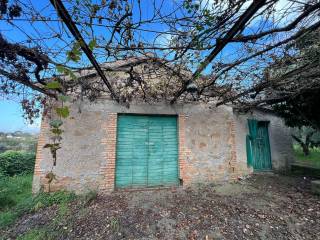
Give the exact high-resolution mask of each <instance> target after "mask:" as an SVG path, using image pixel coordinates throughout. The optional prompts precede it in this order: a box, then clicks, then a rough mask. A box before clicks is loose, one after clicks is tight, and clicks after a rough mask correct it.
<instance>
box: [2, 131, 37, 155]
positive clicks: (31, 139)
mask: <svg viewBox="0 0 320 240" xmlns="http://www.w3.org/2000/svg"><path fill="white" fill-rule="evenodd" d="M36 146H37V136H36V135H31V134H28V133H22V132H14V133H1V132H0V153H3V152H5V151H8V150H13V151H27V152H35V151H36Z"/></svg>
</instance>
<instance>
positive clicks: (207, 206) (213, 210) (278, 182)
mask: <svg viewBox="0 0 320 240" xmlns="http://www.w3.org/2000/svg"><path fill="white" fill-rule="evenodd" d="M309 189H310V181H309V180H308V179H303V178H296V177H287V176H279V175H275V174H261V175H254V176H252V177H250V178H247V179H245V180H242V181H239V182H237V183H234V184H222V185H213V184H201V185H197V186H193V187H191V188H187V189H182V188H178V189H170V190H168V189H166V190H153V191H139V192H118V193H113V194H111V195H106V196H98V197H97V198H96V199H94V200H93V201H91V202H90V203H88V204H87V205H86V206H83V205H80V204H77V202H73V203H71V204H69V205H68V206H67V207H66V209H65V210H64V211H61V209H59V208H58V207H57V206H53V207H50V208H47V209H44V210H41V211H39V212H37V213H35V214H31V215H26V216H24V217H22V218H21V219H20V220H19V221H18V222H17V223H16V224H15V225H14V226H12V227H10V229H7V230H6V231H5V232H3V236H6V238H11V239H15V238H16V237H18V236H20V239H24V237H23V236H27V235H28V234H29V235H30V234H31V233H32V232H36V233H37V231H38V232H40V233H41V232H42V233H43V234H44V235H43V236H46V239H50V238H52V239H277V240H279V239H319V232H320V198H319V196H315V195H312V194H311V193H310V190H309ZM0 234H1V233H0ZM46 234H47V235H46Z"/></svg>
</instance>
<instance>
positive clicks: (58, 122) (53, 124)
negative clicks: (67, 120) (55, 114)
mask: <svg viewBox="0 0 320 240" xmlns="http://www.w3.org/2000/svg"><path fill="white" fill-rule="evenodd" d="M62 124H63V122H62V121H61V120H60V119H54V120H52V121H50V126H51V127H55V128H58V127H60V126H61V125H62Z"/></svg>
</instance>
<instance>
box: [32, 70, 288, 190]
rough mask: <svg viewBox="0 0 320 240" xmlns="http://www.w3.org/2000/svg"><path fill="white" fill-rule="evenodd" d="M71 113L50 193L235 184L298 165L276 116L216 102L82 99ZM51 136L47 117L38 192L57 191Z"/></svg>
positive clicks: (41, 143) (37, 175) (39, 156)
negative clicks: (247, 177) (244, 178)
mask: <svg viewBox="0 0 320 240" xmlns="http://www.w3.org/2000/svg"><path fill="white" fill-rule="evenodd" d="M113 67H114V66H113ZM90 74H92V72H90V71H87V72H84V73H80V75H81V76H84V75H85V76H88V75H90ZM121 76H123V75H121ZM121 76H120V79H121ZM91 77H94V76H93V75H92V76H91V75H90V78H91ZM157 91H159V90H157ZM69 108H70V116H69V118H67V119H66V120H64V124H63V129H64V133H63V139H62V148H61V149H59V150H58V158H57V159H58V160H57V165H56V166H55V167H54V168H53V173H54V174H55V178H54V179H53V181H52V182H51V183H50V191H55V190H59V189H66V190H72V191H75V192H83V191H87V190H89V189H91V190H98V191H105V192H110V191H113V190H116V189H128V188H144V187H163V186H188V185H190V184H194V183H206V182H213V181H233V180H236V179H237V178H239V177H241V176H244V175H247V174H250V173H252V172H255V171H269V170H274V171H286V170H288V168H289V166H290V162H291V161H292V160H293V155H292V148H291V136H290V132H289V130H288V128H286V127H285V125H284V122H283V121H282V119H280V118H279V117H277V116H276V115H275V114H273V113H272V112H270V111H265V110H252V111H250V112H248V113H246V114H241V113H238V112H237V110H236V109H234V108H233V107H232V106H227V105H223V106H220V107H215V106H214V104H213V103H212V102H210V101H208V102H197V103H195V102H192V101H189V102H188V101H180V102H179V101H178V102H177V103H176V104H173V105H171V104H169V103H167V102H166V101H154V102H151V103H147V102H146V101H139V100H137V101H131V103H130V107H128V106H127V105H126V104H119V103H117V102H115V101H113V100H111V99H109V98H107V97H99V98H97V99H96V100H95V101H94V102H90V101H88V100H81V101H79V100H78V101H74V102H72V103H69ZM79 108H81V111H79ZM49 138H50V131H49V120H48V119H47V117H43V120H42V123H41V132H40V136H39V141H38V149H37V157H36V163H35V172H34V179H33V191H34V192H38V191H39V190H41V189H42V190H44V191H48V189H49V183H48V179H47V178H46V175H47V174H48V172H50V171H51V169H52V158H51V154H50V152H49V150H48V149H46V148H43V146H44V145H45V144H46V143H47V142H48V141H49Z"/></svg>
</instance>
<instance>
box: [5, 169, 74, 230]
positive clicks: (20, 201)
mask: <svg viewBox="0 0 320 240" xmlns="http://www.w3.org/2000/svg"><path fill="white" fill-rule="evenodd" d="M31 188H32V175H25V176H14V177H2V178H1V179H0V228H4V227H7V226H9V225H10V224H12V223H14V222H15V220H16V219H17V218H18V217H20V216H22V215H23V214H25V213H30V212H36V211H38V210H40V209H42V208H44V207H48V206H51V205H53V204H57V205H58V206H59V207H60V205H61V212H62V213H64V212H67V209H66V208H67V207H66V205H67V203H69V202H71V201H74V200H75V199H76V195H75V194H74V193H71V192H65V191H60V192H54V193H40V194H38V195H36V196H32V193H31ZM32 234H34V233H32Z"/></svg>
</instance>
